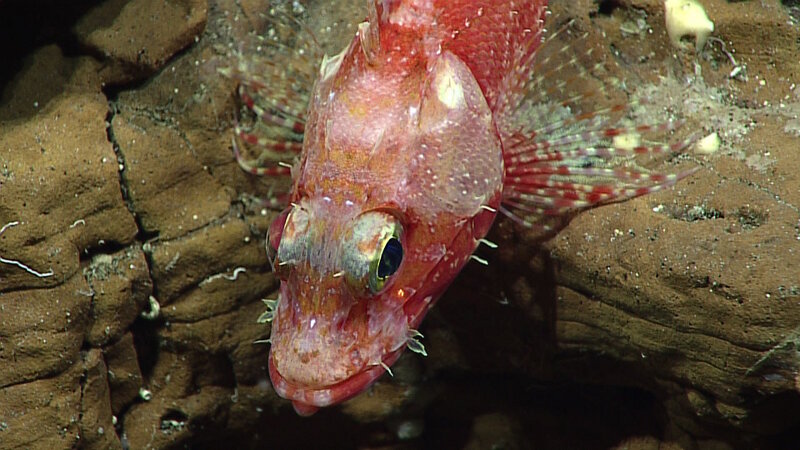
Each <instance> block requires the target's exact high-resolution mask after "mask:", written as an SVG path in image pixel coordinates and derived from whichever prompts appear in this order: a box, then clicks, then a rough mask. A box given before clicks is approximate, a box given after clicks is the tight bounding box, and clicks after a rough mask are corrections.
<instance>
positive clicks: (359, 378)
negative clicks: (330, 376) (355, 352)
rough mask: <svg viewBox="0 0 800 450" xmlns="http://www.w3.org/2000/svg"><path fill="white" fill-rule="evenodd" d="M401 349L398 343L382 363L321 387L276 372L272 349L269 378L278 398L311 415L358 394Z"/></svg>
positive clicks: (378, 375) (395, 357)
mask: <svg viewBox="0 0 800 450" xmlns="http://www.w3.org/2000/svg"><path fill="white" fill-rule="evenodd" d="M403 349H404V347H402V346H401V347H400V348H398V349H397V350H394V351H392V352H390V353H388V354H386V355H385V356H384V357H383V359H382V361H381V362H382V363H383V364H382V365H380V364H378V365H373V366H367V367H366V368H365V369H364V370H362V371H360V372H358V373H356V374H355V375H352V376H351V377H349V378H347V379H345V380H342V381H339V382H337V383H334V384H331V385H328V386H323V387H317V386H313V387H311V386H303V385H299V384H295V383H292V382H290V381H288V380H287V379H286V378H284V377H283V376H282V375H281V374H280V372H278V368H277V367H275V363H274V361H273V359H272V352H270V355H269V377H270V379H271V380H272V386H273V388H274V389H275V392H277V393H278V395H280V396H281V397H283V398H285V399H287V400H291V402H292V406H293V407H294V410H295V411H296V412H297V414H298V415H301V416H310V415H312V414H314V413H315V412H317V410H319V409H320V408H323V407H325V406H330V405H333V404H336V403H340V402H343V401H345V400H348V399H351V398H353V397H355V396H356V395H358V394H360V393H361V392H362V391H364V390H365V389H366V388H367V387H368V386H369V385H371V384H372V383H373V382H374V381H375V380H377V379H378V377H380V376H381V375H383V373H384V372H386V368H387V367H389V366H391V365H392V364H394V362H395V361H397V358H399V357H400V354H401V353H402V351H403Z"/></svg>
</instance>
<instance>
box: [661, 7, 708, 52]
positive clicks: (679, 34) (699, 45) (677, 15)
mask: <svg viewBox="0 0 800 450" xmlns="http://www.w3.org/2000/svg"><path fill="white" fill-rule="evenodd" d="M664 11H665V19H666V25H667V34H669V40H670V42H672V45H674V46H675V47H678V48H680V49H682V50H685V49H686V48H687V46H686V45H685V44H684V43H682V42H681V38H683V37H684V36H694V38H695V46H694V48H695V51H696V52H700V51H701V50H702V49H703V47H704V46H705V45H706V40H707V39H708V36H709V35H710V34H711V33H713V32H714V22H712V21H711V19H709V18H708V15H707V14H706V10H705V9H703V5H701V4H700V3H698V2H697V1H695V0H666V1H665V2H664Z"/></svg>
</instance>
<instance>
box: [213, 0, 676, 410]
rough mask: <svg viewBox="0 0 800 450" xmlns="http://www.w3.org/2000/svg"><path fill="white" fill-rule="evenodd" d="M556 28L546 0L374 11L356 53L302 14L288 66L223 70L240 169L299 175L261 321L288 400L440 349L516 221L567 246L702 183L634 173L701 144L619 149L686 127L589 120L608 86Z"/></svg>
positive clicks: (420, 2) (328, 401)
mask: <svg viewBox="0 0 800 450" xmlns="http://www.w3.org/2000/svg"><path fill="white" fill-rule="evenodd" d="M546 15H547V2H546V1H541V0H508V1H500V0H370V1H369V5H368V17H367V19H366V20H365V21H364V22H363V23H361V24H360V25H359V26H358V28H357V31H356V33H355V36H354V37H353V38H352V41H351V42H350V44H349V45H348V46H347V47H346V48H345V49H344V50H343V51H342V52H341V53H339V54H338V55H336V56H333V57H329V56H327V55H321V50H320V49H319V48H318V45H317V44H316V42H315V40H314V38H313V37H306V38H302V39H301V38H299V37H298V36H301V35H303V33H304V32H305V33H306V34H308V35H311V32H310V31H307V29H306V28H304V26H303V25H302V24H301V23H299V22H298V21H295V22H292V21H291V20H283V23H282V24H281V26H280V27H279V26H278V25H276V29H277V30H278V31H281V30H283V29H286V28H291V27H294V28H295V29H299V30H300V31H295V32H294V33H295V34H293V35H292V36H290V37H291V41H292V43H290V44H283V43H281V41H280V39H278V38H277V37H279V36H278V35H280V34H281V33H280V32H279V33H273V35H271V36H274V37H275V39H270V36H268V37H267V38H266V39H264V45H265V46H267V47H269V46H271V47H272V48H273V50H274V52H273V54H272V55H271V56H270V57H263V58H260V59H259V58H249V59H248V58H241V60H240V61H239V64H238V66H237V67H235V68H229V69H224V70H221V71H222V72H223V73H224V74H225V75H228V76H230V77H232V78H234V79H235V80H236V81H238V83H239V97H240V99H241V102H242V105H243V107H242V111H243V113H244V114H248V115H249V116H250V124H249V125H245V124H243V123H240V121H239V120H238V119H237V126H236V132H235V136H234V140H233V150H234V154H235V156H236V159H237V160H238V162H239V163H240V165H241V166H242V167H243V168H245V169H246V170H248V171H249V172H251V173H253V174H260V175H270V176H280V175H285V176H287V177H290V179H291V181H290V182H289V183H286V184H287V185H289V187H287V189H286V192H285V193H278V194H276V195H274V196H273V198H272V202H273V204H274V205H285V209H284V210H283V212H282V213H280V215H278V217H277V218H276V219H275V220H274V222H273V223H272V225H271V226H270V228H269V232H268V235H267V252H268V255H269V257H270V261H271V263H272V267H273V271H274V272H275V274H276V275H277V276H278V277H279V278H280V290H279V295H278V298H277V300H265V302H266V303H267V304H268V307H269V309H268V310H267V311H266V313H265V314H263V315H262V317H261V318H260V319H259V320H260V321H261V322H268V321H269V322H271V324H272V328H271V337H270V342H271V348H270V353H269V362H268V367H269V375H270V378H271V380H272V383H273V386H274V388H275V391H276V392H277V393H278V394H279V395H280V396H282V397H284V398H286V399H289V400H291V402H292V403H293V405H294V407H295V410H296V411H297V412H298V413H300V414H303V415H308V414H312V413H313V412H315V411H316V410H317V409H318V408H320V407H325V406H328V405H332V404H336V403H339V402H342V401H344V400H347V399H349V398H351V397H353V396H355V395H356V394H358V393H360V392H362V391H364V390H365V389H366V388H368V387H369V386H370V385H371V384H372V383H373V382H374V381H375V380H376V379H377V378H378V377H379V376H381V375H382V374H383V373H384V372H387V371H389V370H390V369H389V368H390V366H391V365H392V364H393V363H394V362H395V361H396V360H397V359H398V357H399V356H400V354H401V353H402V352H403V351H404V349H406V348H410V349H411V350H414V351H416V352H419V353H423V354H425V348H424V346H423V345H422V344H421V343H420V341H419V338H420V337H421V335H420V334H419V332H417V331H416V330H417V328H418V326H419V324H420V322H421V321H422V319H423V317H424V316H425V314H426V313H427V312H428V311H429V310H430V308H431V306H432V305H434V303H435V302H436V301H437V299H438V298H439V297H440V296H441V295H442V293H443V292H444V291H445V289H446V288H447V286H448V285H449V284H450V283H451V282H452V281H453V280H454V278H455V277H456V275H457V274H458V273H459V271H460V270H461V269H462V268H463V267H464V265H465V264H466V263H467V262H468V261H469V260H470V258H471V255H472V254H473V252H474V251H475V250H476V248H477V247H478V245H479V244H480V243H482V242H483V243H486V244H487V245H490V246H491V245H492V243H491V242H489V241H487V240H485V239H484V237H485V235H486V234H487V233H488V231H489V229H490V227H491V225H492V223H493V221H494V220H495V218H496V216H497V215H498V214H502V215H504V216H507V217H508V218H510V219H511V220H513V221H514V222H516V223H518V224H519V225H521V226H524V227H528V228H531V229H532V230H534V231H536V232H540V233H542V234H543V235H552V234H554V233H555V232H557V231H558V230H559V229H560V228H562V227H563V226H564V225H565V224H566V222H567V221H568V220H569V218H570V217H571V216H572V215H574V213H576V212H578V211H581V210H585V209H588V208H591V207H594V206H598V205H602V204H608V203H612V202H617V201H622V200H626V199H629V198H633V197H636V196H640V195H644V194H647V193H651V192H654V191H657V190H660V189H663V188H665V187H668V186H671V185H673V184H674V183H675V182H676V181H677V180H678V179H680V178H682V177H684V176H686V175H688V173H690V172H691V171H686V172H683V173H677V174H658V173H650V172H647V171H645V170H643V169H637V168H634V167H632V166H628V165H622V164H620V163H619V162H618V160H619V159H620V158H625V157H629V158H630V157H633V156H635V155H637V154H642V153H659V152H675V151H679V150H681V149H682V148H684V147H685V146H687V145H688V144H689V143H690V142H689V140H688V139H687V140H684V141H682V142H680V143H677V144H672V145H666V144H664V145H652V144H651V145H643V144H641V142H640V141H639V140H638V139H634V142H633V144H630V143H629V141H630V139H622V140H620V139H618V138H619V137H621V136H634V137H638V136H640V135H642V133H644V132H650V131H654V130H661V131H671V130H672V129H673V128H675V127H676V126H677V123H676V122H670V121H666V122H664V123H661V124H656V125H636V126H631V127H622V126H615V124H616V123H617V120H615V119H611V118H610V117H611V116H612V115H613V113H615V112H619V111H623V110H626V109H627V108H628V107H629V106H630V103H628V104H623V105H622V106H611V107H605V108H597V109H595V110H591V111H589V112H587V111H586V110H585V108H582V107H581V105H582V104H585V103H586V100H587V99H589V98H591V97H592V96H596V95H599V94H602V88H601V89H588V87H587V86H582V83H583V82H584V81H583V80H585V79H587V78H588V77H587V76H586V75H587V71H588V69H586V68H585V67H583V66H581V65H580V64H578V62H577V59H580V58H577V59H576V58H561V60H560V61H561V62H558V61H559V60H558V56H560V55H562V54H563V53H564V52H563V50H564V49H566V48H570V47H564V48H561V47H556V46H555V45H550V47H554V49H553V50H551V51H550V52H549V53H547V56H545V52H544V51H543V50H544V49H545V48H547V47H548V44H550V42H549V41H550V37H549V36H548V38H546V39H545V38H544V36H545V27H544V24H545V18H546ZM276 22H281V21H279V20H278V21H276ZM569 26H570V24H569V23H567V24H566V25H564V27H562V31H563V30H564V29H566V28H569ZM303 30H306V31H303ZM273 31H274V30H273ZM284 34H285V33H284ZM556 34H558V33H553V36H555V35H556ZM584 38H585V37H584ZM586 43H587V42H584V44H586ZM290 46H291V47H290ZM575 47H577V45H576V44H573V45H572V46H571V48H572V50H575ZM289 48H291V49H292V51H289V50H288V49H289ZM298 48H300V49H301V50H302V51H298V50H297V49H298ZM589 53H590V50H587V51H585V52H584V56H586V55H588V54H589ZM566 74H569V75H570V76H565V75H566ZM558 77H562V78H563V79H558ZM545 81H549V82H548V83H544V82H545ZM554 81H555V82H554ZM312 86H313V87H312ZM581 88H583V89H584V92H580V89H581ZM570 89H571V90H576V91H578V92H580V93H579V94H577V95H574V96H569V95H568V94H567V93H568V92H570ZM245 149H248V151H250V152H251V153H253V152H254V151H260V152H261V153H260V155H259V156H258V158H252V159H250V160H248V159H246V158H245V157H244V154H243V153H244V152H245ZM477 259H478V260H480V258H477Z"/></svg>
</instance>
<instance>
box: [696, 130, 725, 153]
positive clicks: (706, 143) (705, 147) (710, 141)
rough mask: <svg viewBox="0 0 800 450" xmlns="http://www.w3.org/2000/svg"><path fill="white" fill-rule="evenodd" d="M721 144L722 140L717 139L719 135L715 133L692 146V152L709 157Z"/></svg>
mask: <svg viewBox="0 0 800 450" xmlns="http://www.w3.org/2000/svg"><path fill="white" fill-rule="evenodd" d="M721 143H722V140H721V139H720V138H719V135H718V134H717V133H716V131H715V132H713V133H711V134H709V135H708V136H706V137H704V138H703V139H700V140H699V141H697V144H695V146H694V151H695V152H696V153H699V154H701V155H711V154H714V153H716V152H717V150H719V146H720V144H721Z"/></svg>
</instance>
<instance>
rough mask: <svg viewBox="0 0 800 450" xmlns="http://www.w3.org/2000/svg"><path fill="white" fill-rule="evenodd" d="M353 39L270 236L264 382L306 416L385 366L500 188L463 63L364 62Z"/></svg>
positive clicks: (491, 141)
mask: <svg viewBox="0 0 800 450" xmlns="http://www.w3.org/2000/svg"><path fill="white" fill-rule="evenodd" d="M357 39H358V38H357ZM421 40H422V39H420V41H421ZM357 43H358V42H357V41H356V43H355V44H353V45H351V47H350V48H349V49H348V50H346V51H345V52H344V53H343V54H342V55H339V56H337V57H334V58H331V59H330V60H328V61H325V62H323V66H322V69H321V71H320V77H319V78H318V80H317V84H316V86H315V89H314V93H313V98H312V102H311V106H310V109H309V113H308V119H307V121H306V133H305V140H304V144H303V154H302V156H301V159H300V161H299V163H298V166H297V167H296V168H295V171H296V174H295V185H294V188H293V193H292V204H291V206H290V207H289V208H288V209H287V210H286V211H285V212H284V213H283V214H281V215H280V216H279V217H278V219H276V221H275V223H273V225H272V227H271V230H270V234H269V239H268V241H269V246H270V247H272V249H273V252H274V259H273V267H274V270H275V272H276V274H277V275H278V276H279V278H280V279H281V287H280V299H279V301H278V302H277V306H276V310H275V312H274V315H273V323H272V336H271V342H272V347H271V351H270V359H269V371H270V377H271V379H272V382H273V386H274V387H275V390H276V392H277V393H278V394H279V395H281V396H282V397H284V398H287V399H290V400H291V401H292V402H293V404H294V406H295V409H296V410H297V411H298V412H299V413H301V414H310V413H313V412H314V411H315V410H316V409H317V408H319V407H324V406H328V405H332V404H335V403H339V402H341V401H344V400H346V399H348V398H350V397H352V396H354V395H356V394H358V393H360V392H362V391H363V390H364V389H366V388H367V387H368V386H370V385H371V384H372V383H373V382H374V381H375V379H377V377H379V376H380V375H382V374H383V373H384V372H386V371H387V370H388V368H389V366H391V364H393V363H394V362H395V360H396V359H397V358H398V357H399V356H400V353H401V352H402V350H403V349H404V348H405V347H406V344H407V343H408V342H409V339H410V338H412V337H414V336H416V331H415V329H416V328H417V326H418V325H419V323H420V321H421V320H422V318H423V317H424V316H425V314H426V313H427V311H428V310H429V308H430V307H431V306H432V305H433V303H434V302H435V301H436V299H438V297H439V296H440V295H441V294H442V293H443V292H444V290H445V289H446V287H447V286H448V285H449V284H450V283H451V282H452V281H453V279H454V278H455V276H456V275H457V274H458V272H459V271H460V270H461V268H462V267H463V265H464V264H465V263H466V262H467V261H468V260H469V257H470V255H471V254H472V252H473V251H474V250H475V247H476V246H477V243H478V240H479V239H480V238H482V237H483V236H484V235H485V234H486V232H487V231H488V229H489V227H490V225H491V223H492V220H493V219H494V216H495V213H496V208H497V207H498V205H499V202H500V196H501V191H502V176H503V158H502V149H501V144H500V141H499V138H498V136H497V133H496V129H495V125H494V122H493V118H492V114H491V111H490V109H489V107H488V105H487V103H486V100H485V98H484V96H483V94H482V92H481V89H480V87H479V85H478V83H477V82H476V81H475V79H474V77H473V76H472V74H471V72H470V71H469V69H468V68H467V67H466V65H465V64H464V63H463V62H461V61H460V60H459V59H458V58H457V57H455V56H454V55H452V54H450V53H448V52H444V53H442V54H440V55H436V58H435V60H434V61H428V60H426V59H424V58H425V56H424V55H425V52H424V51H423V50H422V49H421V50H420V51H419V52H416V53H415V52H407V51H406V52H403V54H404V55H411V54H416V55H421V56H419V57H418V59H417V60H415V59H414V58H412V57H407V58H405V59H403V58H401V57H400V56H399V55H395V54H389V55H383V54H381V55H373V56H372V58H371V59H370V58H367V56H365V53H364V52H363V51H362V50H361V47H359V46H358V45H357ZM385 43H386V42H385V41H384V44H385ZM390 47H391V48H396V47H397V46H390ZM398 61H404V64H403V65H398V63H397V62H398Z"/></svg>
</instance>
